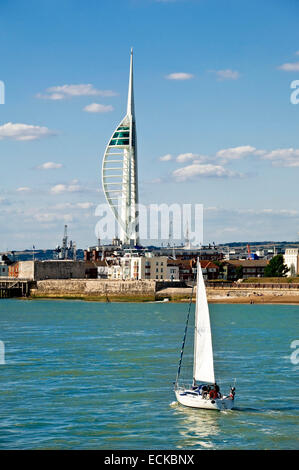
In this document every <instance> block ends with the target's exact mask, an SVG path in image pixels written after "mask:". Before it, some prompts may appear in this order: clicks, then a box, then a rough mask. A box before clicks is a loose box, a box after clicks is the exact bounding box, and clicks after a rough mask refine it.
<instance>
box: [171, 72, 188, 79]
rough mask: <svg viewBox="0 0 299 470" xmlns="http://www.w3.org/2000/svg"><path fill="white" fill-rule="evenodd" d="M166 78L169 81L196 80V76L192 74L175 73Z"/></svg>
mask: <svg viewBox="0 0 299 470" xmlns="http://www.w3.org/2000/svg"><path fill="white" fill-rule="evenodd" d="M165 78H166V79H167V80H190V79H191V78H194V75H193V74H192V73H185V72H175V73H170V74H168V75H165Z"/></svg>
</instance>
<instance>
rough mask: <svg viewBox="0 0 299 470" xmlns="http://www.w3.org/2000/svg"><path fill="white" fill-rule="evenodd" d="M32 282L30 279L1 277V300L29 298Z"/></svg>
mask: <svg viewBox="0 0 299 470" xmlns="http://www.w3.org/2000/svg"><path fill="white" fill-rule="evenodd" d="M31 288H32V281H31V280H29V279H19V278H11V277H10V278H9V277H7V278H3V277H0V299H8V298H11V297H29V296H30V290H31Z"/></svg>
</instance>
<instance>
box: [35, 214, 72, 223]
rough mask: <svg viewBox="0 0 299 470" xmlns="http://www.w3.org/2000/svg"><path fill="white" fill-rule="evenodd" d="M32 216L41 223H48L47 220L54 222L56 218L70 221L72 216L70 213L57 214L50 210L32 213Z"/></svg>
mask: <svg viewBox="0 0 299 470" xmlns="http://www.w3.org/2000/svg"><path fill="white" fill-rule="evenodd" d="M33 217H34V218H35V220H37V221H38V222H41V223H49V222H56V221H58V220H64V221H65V222H72V220H73V216H72V214H57V213H56V212H55V213H51V212H40V213H37V214H34V215H33Z"/></svg>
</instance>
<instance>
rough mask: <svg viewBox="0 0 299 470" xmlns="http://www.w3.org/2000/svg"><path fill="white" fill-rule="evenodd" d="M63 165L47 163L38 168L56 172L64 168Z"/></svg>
mask: <svg viewBox="0 0 299 470" xmlns="http://www.w3.org/2000/svg"><path fill="white" fill-rule="evenodd" d="M62 167H63V165H62V163H55V162H46V163H43V164H42V165H39V166H38V167H37V168H38V169H39V170H55V169H57V168H62Z"/></svg>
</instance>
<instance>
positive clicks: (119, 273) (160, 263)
mask: <svg viewBox="0 0 299 470" xmlns="http://www.w3.org/2000/svg"><path fill="white" fill-rule="evenodd" d="M167 261H168V257H167V256H138V255H137V254H134V253H127V254H126V255H125V256H123V257H121V258H119V259H118V260H115V261H114V262H113V263H111V264H110V265H109V268H108V278H109V279H124V280H129V279H132V280H139V279H151V280H157V281H164V280H177V279H179V270H178V267H177V266H174V267H172V266H171V267H168V266H167Z"/></svg>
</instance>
